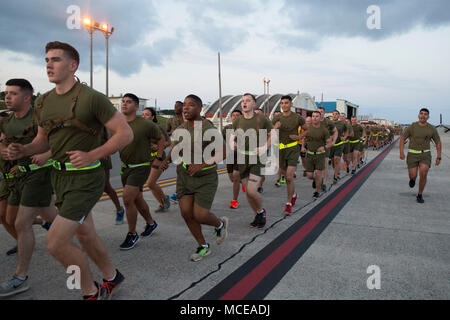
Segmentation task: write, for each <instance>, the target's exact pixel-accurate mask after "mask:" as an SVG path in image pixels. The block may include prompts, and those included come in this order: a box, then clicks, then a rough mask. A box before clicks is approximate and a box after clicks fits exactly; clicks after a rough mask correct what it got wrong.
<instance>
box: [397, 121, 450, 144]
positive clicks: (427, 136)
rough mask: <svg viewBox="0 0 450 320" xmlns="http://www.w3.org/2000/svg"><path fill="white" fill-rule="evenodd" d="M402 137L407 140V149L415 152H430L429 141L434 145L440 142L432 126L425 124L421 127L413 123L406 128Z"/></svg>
mask: <svg viewBox="0 0 450 320" xmlns="http://www.w3.org/2000/svg"><path fill="white" fill-rule="evenodd" d="M403 137H405V139H408V138H409V149H413V150H417V151H422V150H430V142H431V140H433V141H434V142H435V143H436V142H438V141H440V140H441V138H440V137H439V133H438V132H437V130H436V128H435V127H434V126H432V125H431V124H429V123H427V124H426V125H425V126H424V127H422V126H421V125H420V124H419V123H418V122H414V123H413V124H411V125H410V126H409V127H408V128H406V130H405V132H404V133H403Z"/></svg>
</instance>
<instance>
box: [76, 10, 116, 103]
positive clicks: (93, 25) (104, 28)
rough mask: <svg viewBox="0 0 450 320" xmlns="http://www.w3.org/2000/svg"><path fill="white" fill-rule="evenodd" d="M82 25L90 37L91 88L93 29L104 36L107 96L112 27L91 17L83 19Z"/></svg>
mask: <svg viewBox="0 0 450 320" xmlns="http://www.w3.org/2000/svg"><path fill="white" fill-rule="evenodd" d="M83 22H84V25H85V27H86V29H87V30H88V32H89V35H90V38H91V49H90V51H91V88H92V87H93V71H92V69H93V65H92V36H93V33H94V31H95V30H98V31H101V32H102V33H103V35H104V36H105V38H106V96H107V97H109V38H110V37H111V35H112V34H113V32H114V28H113V27H111V28H110V26H109V25H108V24H107V23H102V24H101V25H100V23H98V22H94V21H93V19H91V18H85V19H84V21H83Z"/></svg>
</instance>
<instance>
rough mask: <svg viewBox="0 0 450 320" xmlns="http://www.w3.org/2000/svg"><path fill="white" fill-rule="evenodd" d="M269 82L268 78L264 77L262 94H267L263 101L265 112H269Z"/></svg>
mask: <svg viewBox="0 0 450 320" xmlns="http://www.w3.org/2000/svg"><path fill="white" fill-rule="evenodd" d="M269 83H270V80H269V78H267V77H265V78H264V95H267V98H266V103H264V113H265V114H267V113H268V112H269V106H268V104H269V97H270V96H269ZM266 88H267V89H266Z"/></svg>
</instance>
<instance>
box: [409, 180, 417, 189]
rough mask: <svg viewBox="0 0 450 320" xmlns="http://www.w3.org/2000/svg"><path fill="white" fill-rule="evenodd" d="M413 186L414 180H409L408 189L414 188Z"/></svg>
mask: <svg viewBox="0 0 450 320" xmlns="http://www.w3.org/2000/svg"><path fill="white" fill-rule="evenodd" d="M415 185H416V180H414V179H411V180H409V187H410V188H414V186H415Z"/></svg>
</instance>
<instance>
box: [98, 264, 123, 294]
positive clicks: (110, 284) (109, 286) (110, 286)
mask: <svg viewBox="0 0 450 320" xmlns="http://www.w3.org/2000/svg"><path fill="white" fill-rule="evenodd" d="M124 279H125V277H124V276H123V274H121V273H120V271H119V270H117V269H116V276H115V277H114V279H113V280H111V281H108V280H105V279H103V285H102V287H103V288H104V289H105V298H104V299H108V300H111V297H112V293H113V291H116V292H117V288H118V287H119V285H120V284H121V283H122V282H123V280H124Z"/></svg>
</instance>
